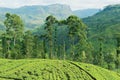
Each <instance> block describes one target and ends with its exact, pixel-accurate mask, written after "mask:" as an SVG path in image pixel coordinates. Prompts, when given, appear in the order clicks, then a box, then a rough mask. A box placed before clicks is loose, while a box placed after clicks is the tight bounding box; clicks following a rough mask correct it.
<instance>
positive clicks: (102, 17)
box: [83, 4, 120, 36]
mask: <svg viewBox="0 0 120 80" xmlns="http://www.w3.org/2000/svg"><path fill="white" fill-rule="evenodd" d="M83 21H84V22H85V23H86V24H87V26H88V28H89V31H90V33H91V35H94V34H95V35H96V34H104V36H110V35H111V34H116V33H119V32H120V27H119V26H120V5H119V4H118V5H109V6H107V7H106V8H104V9H103V10H102V11H100V12H98V13H96V14H95V15H93V16H90V17H88V18H84V19H83ZM109 34H110V35H109ZM113 36H114V35H113Z"/></svg>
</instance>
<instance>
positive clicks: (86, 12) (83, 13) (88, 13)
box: [73, 9, 100, 18]
mask: <svg viewBox="0 0 120 80" xmlns="http://www.w3.org/2000/svg"><path fill="white" fill-rule="evenodd" d="M99 11H100V9H84V10H76V11H73V14H75V15H77V16H78V17H80V18H85V17H88V16H92V15H94V14H96V13H98V12H99Z"/></svg>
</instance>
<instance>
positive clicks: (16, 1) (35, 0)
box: [0, 0, 120, 10]
mask: <svg viewBox="0 0 120 80" xmlns="http://www.w3.org/2000/svg"><path fill="white" fill-rule="evenodd" d="M56 3H59V4H66V5H69V6H70V7H71V9H72V10H78V9H88V8H104V7H105V6H107V5H111V4H120V0H0V7H8V8H18V7H21V6H26V5H27V6H28V5H50V4H56Z"/></svg>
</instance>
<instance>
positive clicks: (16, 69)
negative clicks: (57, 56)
mask: <svg viewBox="0 0 120 80" xmlns="http://www.w3.org/2000/svg"><path fill="white" fill-rule="evenodd" d="M0 64H1V66H0V80H120V74H118V73H115V72H112V71H109V70H107V69H103V68H101V67H98V66H94V65H91V64H85V63H78V62H71V61H65V60H64V61H60V60H46V59H29V60H28V59H22V60H7V59H0Z"/></svg>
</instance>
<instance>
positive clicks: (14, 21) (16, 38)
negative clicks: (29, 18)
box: [3, 13, 24, 58]
mask: <svg viewBox="0 0 120 80" xmlns="http://www.w3.org/2000/svg"><path fill="white" fill-rule="evenodd" d="M5 16H6V19H5V21H4V25H5V27H6V32H5V33H4V39H3V40H5V41H3V42H6V43H7V52H8V54H9V57H10V56H11V57H12V56H13V57H14V58H16V55H19V54H20V53H21V47H20V45H21V42H22V40H23V34H24V25H23V22H22V20H21V19H20V17H19V16H18V15H16V14H10V13H6V15H5ZM3 45H4V43H3ZM3 51H4V50H3Z"/></svg>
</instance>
